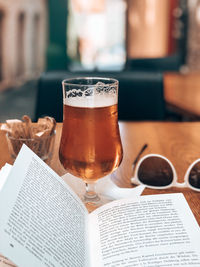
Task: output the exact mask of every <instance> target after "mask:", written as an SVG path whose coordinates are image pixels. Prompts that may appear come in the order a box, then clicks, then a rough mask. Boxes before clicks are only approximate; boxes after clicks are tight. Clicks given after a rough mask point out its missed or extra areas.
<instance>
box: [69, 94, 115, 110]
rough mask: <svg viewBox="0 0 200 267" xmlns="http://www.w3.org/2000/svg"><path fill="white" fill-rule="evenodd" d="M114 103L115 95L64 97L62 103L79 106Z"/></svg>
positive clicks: (106, 105)
mask: <svg viewBox="0 0 200 267" xmlns="http://www.w3.org/2000/svg"><path fill="white" fill-rule="evenodd" d="M115 104H117V95H94V96H87V97H79V96H77V97H69V98H65V99H64V105H68V106H72V107H81V108H94V107H97V108H98V107H108V106H112V105H115Z"/></svg>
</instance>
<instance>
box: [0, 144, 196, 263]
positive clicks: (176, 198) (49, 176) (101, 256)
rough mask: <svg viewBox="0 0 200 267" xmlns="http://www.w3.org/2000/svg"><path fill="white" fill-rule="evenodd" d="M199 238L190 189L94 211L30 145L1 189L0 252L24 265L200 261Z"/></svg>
mask: <svg viewBox="0 0 200 267" xmlns="http://www.w3.org/2000/svg"><path fill="white" fill-rule="evenodd" d="M199 240H200V230H199V226H198V224H197V222H196V220H195V218H194V216H193V214H192V212H191V210H190V208H189V206H188V204H187V202H186V200H185V198H184V196H183V195H182V194H163V195H152V196H142V197H138V198H129V199H121V200H116V201H113V202H111V203H109V204H107V205H105V206H102V207H100V208H99V209H97V210H95V211H94V212H92V213H90V214H88V212H87V210H86V208H85V206H84V205H83V204H82V202H81V201H80V199H79V198H78V197H77V195H75V193H74V192H73V191H72V190H71V188H70V187H69V186H68V185H67V184H66V183H65V182H64V181H63V180H62V179H61V178H60V177H59V176H58V175H57V174H56V173H55V172H53V171H52V170H51V169H50V168H49V167H48V166H47V165H46V164H45V163H44V162H43V161H42V160H40V159H39V158H38V157H37V156H36V155H35V154H34V153H33V152H32V151H31V150H29V149H28V148H27V147H26V146H23V148H22V150H21V152H20V154H19V155H18V157H17V159H16V161H15V164H14V166H13V167H12V169H11V171H10V173H9V176H8V179H7V180H6V182H5V184H4V186H3V188H2V190H1V193H0V253H2V254H3V255H4V256H6V257H8V258H9V259H10V260H12V261H13V262H14V263H15V264H16V265H18V266H19V267H45V266H47V267H66V266H70V267H79V266H80V267H84V266H87V267H88V266H92V267H100V266H106V267H117V266H120V267H128V266H129V267H132V266H147V267H155V266H183V265H184V266H200V241H199Z"/></svg>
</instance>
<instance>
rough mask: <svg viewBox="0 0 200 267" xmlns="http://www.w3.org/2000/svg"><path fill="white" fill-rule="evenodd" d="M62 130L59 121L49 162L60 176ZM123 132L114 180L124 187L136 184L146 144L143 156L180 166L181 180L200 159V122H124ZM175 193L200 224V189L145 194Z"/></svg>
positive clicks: (3, 156) (0, 150)
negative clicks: (134, 173) (159, 157)
mask: <svg viewBox="0 0 200 267" xmlns="http://www.w3.org/2000/svg"><path fill="white" fill-rule="evenodd" d="M61 129H62V124H60V123H58V124H57V128H56V141H55V147H54V153H53V157H52V160H51V161H49V162H47V163H48V164H49V165H50V166H51V167H52V169H53V170H55V171H56V172H57V173H58V174H59V175H63V174H64V173H65V170H64V169H63V167H62V166H61V164H60V161H59V158H58V149H59V142H60V134H61ZM120 133H121V139H122V144H123V151H124V156H123V160H122V163H121V165H120V167H119V168H118V169H117V171H116V172H115V173H114V174H113V175H112V179H113V181H114V182H115V183H116V184H117V185H118V186H121V187H133V185H132V184H131V183H130V178H131V176H132V163H133V161H134V159H135V157H136V155H137V154H138V152H139V151H140V149H141V147H142V146H143V145H144V144H145V143H147V144H148V147H147V149H146V150H145V151H144V153H143V155H145V154H149V153H158V154H161V155H163V156H165V157H167V158H168V159H169V160H170V161H171V162H172V164H173V165H174V167H175V169H176V172H177V175H178V181H179V182H181V181H183V179H184V175H185V172H186V170H187V168H188V167H189V165H190V164H191V163H192V162H193V161H194V160H196V159H197V158H200V122H179V123H177V122H174V123H173V122H120ZM143 155H142V156H143ZM6 162H8V163H11V164H12V163H13V160H12V159H11V157H10V155H9V151H8V147H7V143H6V138H5V134H4V133H3V132H1V131H0V167H2V166H3V165H4V164H5V163H6ZM175 192H183V194H184V196H185V197H186V199H187V201H188V203H189V206H190V208H191V209H192V211H193V213H194V215H195V217H196V219H197V221H198V223H199V225H200V192H195V191H193V190H191V189H189V188H184V189H182V188H170V189H166V190H158V189H145V190H144V192H143V194H145V195H146V194H162V193H175Z"/></svg>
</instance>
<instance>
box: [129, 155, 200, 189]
mask: <svg viewBox="0 0 200 267" xmlns="http://www.w3.org/2000/svg"><path fill="white" fill-rule="evenodd" d="M150 157H157V158H161V159H164V160H165V161H166V162H167V163H168V164H169V165H170V167H171V169H172V173H173V180H172V182H171V183H170V184H169V185H165V186H152V185H147V184H144V183H143V182H142V181H140V179H139V178H138V170H139V168H140V165H141V163H142V162H143V161H144V160H145V159H147V158H150ZM198 162H200V158H199V159H197V160H195V161H194V162H192V163H191V164H190V165H189V167H188V169H187V171H186V173H185V176H184V182H183V183H179V182H177V180H178V177H177V173H176V170H175V168H174V166H173V164H172V163H171V161H170V160H169V159H167V158H166V157H164V156H162V155H160V154H147V155H145V156H144V157H142V158H141V159H140V160H139V161H138V163H137V165H136V168H135V172H134V176H133V177H131V183H133V184H135V185H139V184H142V185H144V186H145V187H148V188H152V189H167V188H170V187H173V186H175V187H179V188H184V187H189V188H191V189H192V190H195V191H197V192H200V188H196V187H194V186H192V185H191V184H190V183H189V173H190V171H191V169H192V168H193V166H194V165H195V164H196V163H198Z"/></svg>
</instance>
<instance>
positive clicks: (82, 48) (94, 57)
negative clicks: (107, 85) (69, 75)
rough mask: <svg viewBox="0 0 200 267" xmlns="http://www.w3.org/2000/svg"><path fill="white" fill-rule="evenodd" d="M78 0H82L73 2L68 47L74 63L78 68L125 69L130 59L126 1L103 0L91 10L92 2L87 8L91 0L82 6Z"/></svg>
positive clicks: (73, 0) (70, 7)
mask: <svg viewBox="0 0 200 267" xmlns="http://www.w3.org/2000/svg"><path fill="white" fill-rule="evenodd" d="M74 2H81V1H80V0H79V1H78V0H76V1H75V0H71V1H70V6H69V21H68V38H67V39H68V43H67V47H68V55H69V56H70V57H71V59H72V62H73V63H72V65H73V66H74V67H75V69H77V68H78V67H81V68H82V69H90V70H93V69H98V70H120V69H122V68H123V67H124V64H125V59H126V53H125V22H126V4H125V1H124V0H104V1H103V0H102V1H101V2H102V5H101V8H99V10H96V9H94V11H92V8H91V10H89V11H88V6H86V8H85V9H84V3H85V5H88V1H86V2H87V3H86V2H85V1H82V3H81V4H82V9H81V8H80V6H79V8H76V7H75V5H73V4H74ZM98 2H99V3H100V0H98ZM95 3H96V2H95ZM91 5H92V2H91ZM99 5H100V4H99ZM94 7H97V6H95V5H94Z"/></svg>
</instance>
